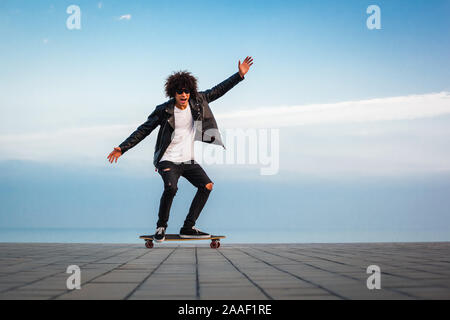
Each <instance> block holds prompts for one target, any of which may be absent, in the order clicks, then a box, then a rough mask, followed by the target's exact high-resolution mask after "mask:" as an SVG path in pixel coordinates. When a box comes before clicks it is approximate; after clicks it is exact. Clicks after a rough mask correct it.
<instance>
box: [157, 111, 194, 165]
mask: <svg viewBox="0 0 450 320" xmlns="http://www.w3.org/2000/svg"><path fill="white" fill-rule="evenodd" d="M173 109H174V117H175V134H174V137H173V139H172V141H171V142H170V144H169V146H168V147H167V149H166V152H165V153H164V155H163V156H162V158H161V160H160V162H161V161H164V160H168V161H172V162H184V161H189V160H193V159H194V136H195V130H194V119H193V118H192V113H191V107H190V106H189V103H188V105H187V107H186V108H185V109H184V110H181V109H180V108H178V107H177V106H175V107H174V108H173Z"/></svg>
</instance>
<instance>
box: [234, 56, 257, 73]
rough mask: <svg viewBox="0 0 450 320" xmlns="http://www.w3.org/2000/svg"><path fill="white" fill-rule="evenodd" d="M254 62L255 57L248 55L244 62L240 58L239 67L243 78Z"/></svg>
mask: <svg viewBox="0 0 450 320" xmlns="http://www.w3.org/2000/svg"><path fill="white" fill-rule="evenodd" d="M252 64H253V58H252V57H249V56H247V57H246V58H245V60H244V62H242V63H241V60H239V63H238V67H239V75H240V76H241V78H244V76H245V74H246V73H247V72H248V70H249V69H250V66H251V65H252Z"/></svg>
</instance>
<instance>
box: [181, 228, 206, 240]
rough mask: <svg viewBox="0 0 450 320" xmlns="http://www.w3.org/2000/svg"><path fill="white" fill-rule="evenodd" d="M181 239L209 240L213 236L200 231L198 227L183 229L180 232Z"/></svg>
mask: <svg viewBox="0 0 450 320" xmlns="http://www.w3.org/2000/svg"><path fill="white" fill-rule="evenodd" d="M180 237H181V238H209V237H211V235H210V234H209V233H206V232H202V231H200V230H198V229H197V228H196V227H192V228H185V227H183V228H181V230H180Z"/></svg>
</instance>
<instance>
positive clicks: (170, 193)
mask: <svg viewBox="0 0 450 320" xmlns="http://www.w3.org/2000/svg"><path fill="white" fill-rule="evenodd" d="M252 64H253V59H252V57H246V58H245V60H244V61H243V62H242V63H241V61H240V60H239V62H238V70H239V71H238V72H236V73H235V74H233V75H232V76H231V77H229V78H228V79H226V80H225V81H223V82H221V83H220V84H218V85H217V86H215V87H213V88H212V89H209V90H206V91H202V92H198V91H197V79H196V78H195V77H193V76H192V75H191V74H190V73H189V72H181V71H180V72H177V73H174V74H172V75H171V76H169V77H168V78H167V80H166V84H165V91H166V95H167V96H168V97H169V98H170V100H169V101H167V102H165V103H163V104H161V105H159V106H157V107H156V108H155V110H154V111H153V112H152V114H150V116H149V117H148V119H147V121H146V122H145V123H143V124H142V125H141V126H139V127H138V128H137V129H136V131H134V132H133V133H132V134H131V135H130V136H129V137H128V138H127V139H126V140H125V141H124V142H122V143H121V144H120V145H119V146H118V147H116V148H114V150H113V151H112V152H111V153H110V154H109V155H108V157H107V158H108V160H109V162H110V163H113V161H115V162H116V163H117V159H118V158H119V157H120V156H121V155H123V154H124V153H125V152H126V151H127V150H129V149H131V148H133V147H134V146H135V145H136V144H138V143H139V142H140V141H142V140H143V139H144V138H145V137H146V136H148V135H149V134H150V133H151V132H152V131H153V130H154V129H155V128H156V127H157V126H158V125H159V126H160V129H159V132H158V137H157V139H156V144H155V153H154V156H153V164H154V165H155V167H156V168H157V170H158V173H159V174H160V175H161V177H162V179H163V182H164V192H163V194H162V197H161V201H160V206H159V213H158V222H157V225H156V232H155V237H154V239H155V240H156V241H164V239H165V232H166V229H167V222H168V220H169V212H170V207H171V206H172V201H173V198H174V197H175V194H176V192H177V190H178V188H177V184H178V179H179V178H180V176H183V177H185V178H186V179H187V180H188V181H189V182H190V183H192V184H193V185H194V186H195V187H196V188H197V192H196V194H195V196H194V199H193V200H192V203H191V206H190V208H189V213H188V215H187V217H186V219H185V221H184V225H183V227H182V228H181V230H180V236H181V237H183V238H190V237H192V238H208V237H209V236H210V235H209V234H208V233H206V232H202V231H200V230H199V229H198V228H196V227H195V222H196V220H197V218H198V217H199V215H200V212H201V211H202V209H203V207H204V206H205V203H206V201H207V200H208V197H209V194H210V192H211V190H212V187H213V184H214V183H213V182H212V181H211V179H209V177H208V176H207V174H206V173H205V171H204V170H203V168H202V167H201V166H200V165H199V164H198V163H197V162H196V161H195V160H194V141H195V140H199V141H203V142H206V143H213V144H217V145H221V146H223V147H224V148H225V146H224V145H223V142H222V139H221V137H220V133H219V132H218V128H217V123H216V120H215V119H214V115H213V114H212V111H211V109H210V108H209V103H210V102H212V101H214V100H216V99H218V98H220V97H221V96H223V95H224V94H225V93H226V92H227V91H229V90H230V89H231V88H233V87H234V86H235V85H236V84H238V83H239V82H240V81H242V80H243V79H244V75H245V74H246V73H247V72H248V70H249V69H250V66H251V65H252Z"/></svg>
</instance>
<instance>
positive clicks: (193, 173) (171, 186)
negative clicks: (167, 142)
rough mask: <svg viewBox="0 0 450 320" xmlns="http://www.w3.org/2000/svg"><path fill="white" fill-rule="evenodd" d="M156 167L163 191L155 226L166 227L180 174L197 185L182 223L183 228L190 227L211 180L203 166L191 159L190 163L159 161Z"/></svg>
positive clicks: (206, 193)
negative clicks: (162, 184)
mask: <svg viewBox="0 0 450 320" xmlns="http://www.w3.org/2000/svg"><path fill="white" fill-rule="evenodd" d="M157 169H158V173H159V174H160V175H161V177H162V179H163V181H164V192H163V194H162V197H161V202H160V205H159V213H158V218H159V219H158V223H157V225H156V226H157V228H159V227H164V228H167V221H168V220H169V213H170V207H171V206H172V202H173V198H174V197H175V194H176V193H177V190H178V187H177V184H178V179H179V178H180V176H183V177H185V178H186V179H187V180H188V181H189V182H190V183H192V184H193V185H194V186H195V187H197V193H196V194H195V197H194V199H193V200H192V203H191V207H190V208H189V213H188V215H187V216H186V219H185V221H184V225H183V227H184V228H192V227H193V226H194V225H195V221H197V218H198V216H199V215H200V212H201V211H202V209H203V207H204V206H205V203H206V201H207V200H208V197H209V194H210V193H211V190H209V189H208V188H206V185H207V184H208V183H213V182H212V181H211V179H209V177H208V175H207V174H206V172H205V171H204V170H203V168H202V167H201V166H200V165H199V164H198V163H197V162H195V161H194V160H191V162H190V163H186V162H182V163H175V162H172V161H160V162H159V163H158V166H157Z"/></svg>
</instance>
